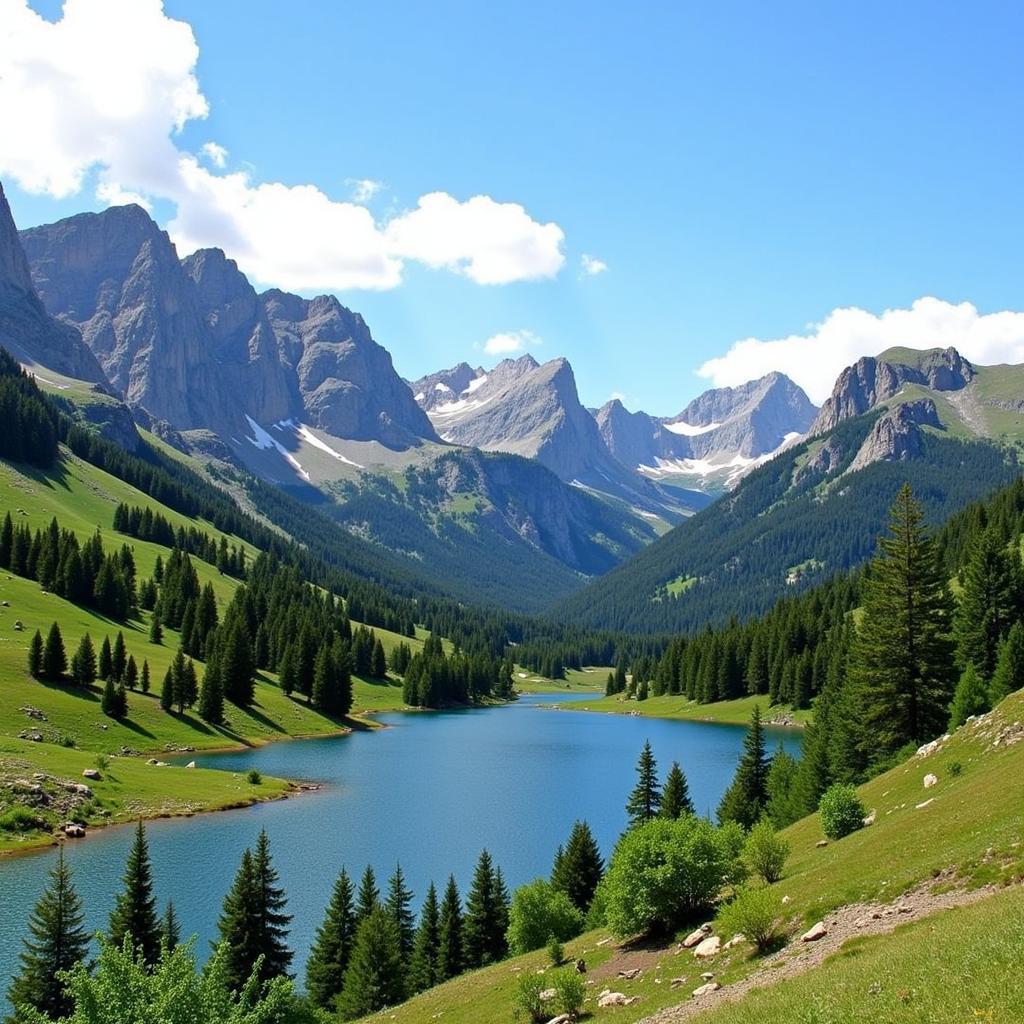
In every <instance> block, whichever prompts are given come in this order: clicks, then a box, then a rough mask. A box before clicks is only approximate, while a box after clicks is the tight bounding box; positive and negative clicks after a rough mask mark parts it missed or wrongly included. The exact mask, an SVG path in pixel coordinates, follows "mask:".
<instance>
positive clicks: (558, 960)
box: [548, 935, 565, 967]
mask: <svg viewBox="0 0 1024 1024" xmlns="http://www.w3.org/2000/svg"><path fill="white" fill-rule="evenodd" d="M548 959H549V960H550V961H551V966H552V967H561V966H562V963H563V961H564V960H565V947H564V946H563V945H562V944H561V942H559V941H558V939H556V938H555V936H554V935H552V936H551V938H550V939H548Z"/></svg>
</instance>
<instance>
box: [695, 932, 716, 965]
mask: <svg viewBox="0 0 1024 1024" xmlns="http://www.w3.org/2000/svg"><path fill="white" fill-rule="evenodd" d="M721 948H722V940H721V939H720V938H719V937H718V936H717V935H709V936H708V937H707V938H706V939H704V941H703V942H700V943H698V944H697V948H696V949H695V950H694V951H693V955H694V956H695V957H697V959H698V960H706V959H707V958H708V957H712V956H715V955H716V954H717V953H718V952H719V950H721Z"/></svg>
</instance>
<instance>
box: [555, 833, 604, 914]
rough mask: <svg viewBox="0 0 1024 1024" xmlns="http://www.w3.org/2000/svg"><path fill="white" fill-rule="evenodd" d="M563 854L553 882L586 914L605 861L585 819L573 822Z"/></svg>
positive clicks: (560, 849) (602, 872) (557, 862)
mask: <svg viewBox="0 0 1024 1024" xmlns="http://www.w3.org/2000/svg"><path fill="white" fill-rule="evenodd" d="M559 854H560V856H558V855H556V857H555V864H554V867H553V868H552V871H551V885H552V887H553V888H555V889H558V890H559V891H561V892H564V893H565V894H566V895H567V896H568V897H569V899H570V900H572V902H573V904H574V905H575V906H576V907H577V908H578V909H579V910H580V912H581V913H583V914H586V912H587V911H588V910H589V909H590V904H591V903H592V902H593V899H594V892H595V891H596V890H597V885H598V883H599V882H600V881H601V876H602V875H603V874H604V860H603V859H602V857H601V851H600V850H599V849H598V846H597V841H596V840H595V839H594V834H593V832H591V831H590V826H589V825H588V824H587V823H586V822H585V821H577V822H576V823H575V824H574V825H573V827H572V831H571V832H570V833H569V841H568V842H567V843H566V844H565V847H564V848H562V847H559Z"/></svg>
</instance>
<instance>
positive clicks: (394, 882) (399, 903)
mask: <svg viewBox="0 0 1024 1024" xmlns="http://www.w3.org/2000/svg"><path fill="white" fill-rule="evenodd" d="M412 899H413V894H412V893H411V892H410V891H409V889H407V888H406V885H405V876H404V875H403V874H402V865H401V864H396V865H395V873H394V874H393V875H392V876H391V878H390V879H389V880H388V895H387V899H386V900H385V901H384V909H385V910H387V912H388V913H389V914H390V915H391V917H392V918H393V919H394V922H395V927H396V928H397V929H398V940H399V949H400V950H401V953H402V963H408V962H409V958H410V957H411V956H412V944H413V939H414V938H415V935H416V916H415V915H414V914H413V912H412V910H411V909H410V906H411V904H412Z"/></svg>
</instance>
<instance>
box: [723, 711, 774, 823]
mask: <svg viewBox="0 0 1024 1024" xmlns="http://www.w3.org/2000/svg"><path fill="white" fill-rule="evenodd" d="M767 804H768V758H767V757H766V756H765V744H764V726H763V725H762V724H761V706H760V705H759V704H755V705H754V713H753V714H752V715H751V716H750V728H749V729H748V730H747V735H746V736H745V737H744V738H743V754H742V755H741V757H740V763H739V765H738V766H737V768H736V774H735V776H733V780H732V783H731V784H730V786H729V788H728V789H727V790H726V791H725V795H724V796H723V797H722V802H721V803H720V804H719V805H718V820H719V821H721V822H726V821H736V822H739V823H740V824H741V825H742V826H743V827H744V828H750V827H751V826H752V825H753V824H754V823H755V822H756V821H757V820H758V819H759V818H760V817H761V814H762V812H763V811H764V809H765V807H766V806H767Z"/></svg>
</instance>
